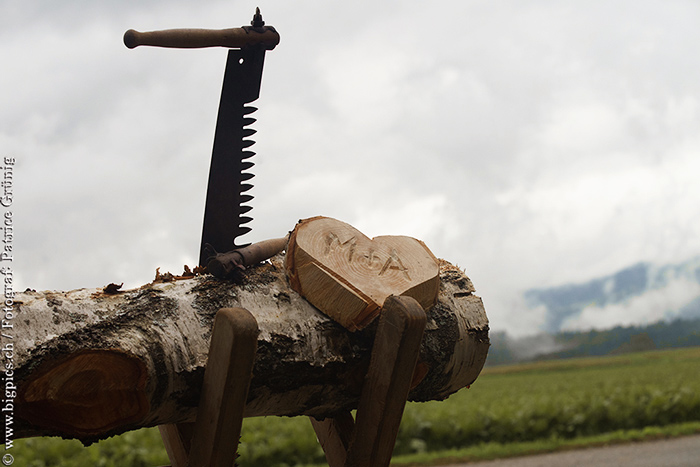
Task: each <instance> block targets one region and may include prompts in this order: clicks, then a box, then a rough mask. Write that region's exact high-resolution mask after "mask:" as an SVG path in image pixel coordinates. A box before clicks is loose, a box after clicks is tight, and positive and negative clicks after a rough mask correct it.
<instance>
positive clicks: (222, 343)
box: [159, 308, 259, 467]
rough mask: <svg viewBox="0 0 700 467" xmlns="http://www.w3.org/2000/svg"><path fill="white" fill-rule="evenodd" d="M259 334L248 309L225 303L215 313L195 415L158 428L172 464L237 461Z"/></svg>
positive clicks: (225, 466) (200, 466)
mask: <svg viewBox="0 0 700 467" xmlns="http://www.w3.org/2000/svg"><path fill="white" fill-rule="evenodd" d="M258 333H259V330H258V323H257V322H256V321H255V318H254V317H253V315H251V314H250V312H248V311H247V310H244V309H242V308H222V309H221V310H219V311H218V312H217V313H216V317H215V318H214V328H213V330H212V336H211V343H210V344H209V357H208V360H207V367H206V370H205V372H204V383H203V385H202V394H201V398H200V402H199V407H198V408H197V420H196V422H195V423H179V424H176V425H161V426H160V427H159V428H160V433H161V436H162V438H163V444H165V448H166V451H167V452H168V457H169V458H170V462H171V465H172V467H231V466H232V465H233V463H234V461H235V458H236V451H237V450H238V441H239V438H240V436H241V424H242V423H243V410H244V408H245V403H246V398H247V397H248V388H249V386H250V378H251V375H252V372H253V363H254V360H255V352H256V349H257V343H258Z"/></svg>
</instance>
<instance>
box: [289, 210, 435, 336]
mask: <svg viewBox="0 0 700 467" xmlns="http://www.w3.org/2000/svg"><path fill="white" fill-rule="evenodd" d="M285 266H286V270H287V274H288V277H289V280H290V283H291V286H292V288H293V289H294V290H296V291H297V292H299V294H301V295H302V296H303V297H305V298H306V299H307V300H308V301H309V302H311V303H312V304H313V305H314V306H315V307H316V308H318V309H319V310H321V311H322V312H324V313H325V314H327V315H328V316H330V317H331V318H333V319H334V320H336V321H337V322H339V323H340V324H342V325H343V326H345V327H346V328H347V329H349V330H351V331H355V330H357V329H362V328H364V327H365V326H367V325H368V324H369V323H370V322H371V321H372V320H373V319H374V318H375V317H376V316H377V315H378V314H379V312H380V310H381V307H382V305H383V304H384V300H385V299H386V298H387V297H388V296H390V295H407V296H410V297H413V298H415V299H416V300H417V301H418V303H420V304H421V305H422V306H423V308H424V309H427V308H429V307H431V306H433V305H434V304H435V301H436V300H437V293H438V286H439V265H438V261H437V259H436V258H435V256H434V255H433V254H432V253H431V251H430V250H429V249H428V247H426V246H425V244H424V243H423V242H421V241H420V240H416V239H415V238H411V237H403V236H383V237H375V238H373V239H369V238H368V237H366V236H365V235H364V234H362V233H361V232H360V231H359V230H357V229H355V228H354V227H352V226H350V225H348V224H346V223H344V222H340V221H338V220H335V219H331V218H328V217H313V218H310V219H306V220H302V221H300V222H299V224H297V226H296V228H295V229H294V232H292V235H291V237H290V239H289V245H288V247H287V257H286V264H285Z"/></svg>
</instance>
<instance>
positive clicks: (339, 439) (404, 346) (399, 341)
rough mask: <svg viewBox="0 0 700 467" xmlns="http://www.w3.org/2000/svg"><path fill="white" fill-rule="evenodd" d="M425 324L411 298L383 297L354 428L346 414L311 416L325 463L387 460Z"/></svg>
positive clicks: (369, 464) (375, 465) (346, 466)
mask: <svg viewBox="0 0 700 467" xmlns="http://www.w3.org/2000/svg"><path fill="white" fill-rule="evenodd" d="M425 323H426V316H425V311H424V310H423V308H422V307H421V306H420V304H419V303H418V302H417V301H416V300H415V299H413V298H411V297H396V296H391V297H389V298H387V299H386V301H385V302H384V306H383V308H382V311H381V314H380V315H379V325H378V327H377V335H376V337H375V341H374V345H373V347H372V355H371V357H370V364H369V369H368V371H367V375H366V377H365V382H364V386H363V388H362V394H361V396H360V403H359V406H358V408H357V415H356V420H355V423H354V428H353V427H352V425H351V424H350V423H349V422H348V421H347V417H348V416H350V415H349V414H347V415H345V414H344V415H342V416H341V417H339V418H330V419H326V420H324V421H322V422H319V421H314V420H312V424H313V426H314V429H315V430H316V436H317V437H318V439H319V442H320V443H321V446H322V447H323V449H324V451H325V452H326V459H327V460H328V465H329V466H330V467H338V466H340V467H387V466H388V465H389V462H390V461H391V454H392V452H393V451H394V444H395V443H396V436H397V435H398V432H399V424H400V423H401V416H402V415H403V410H404V407H405V406H406V398H407V397H408V392H409V390H410V386H411V381H412V378H413V371H414V369H415V366H416V362H417V360H418V354H419V351H420V343H421V340H422V339H423V331H424V330H425ZM351 419H352V417H351ZM349 433H351V435H350V439H349V441H347V439H348V434H349Z"/></svg>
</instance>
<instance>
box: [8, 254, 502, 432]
mask: <svg viewBox="0 0 700 467" xmlns="http://www.w3.org/2000/svg"><path fill="white" fill-rule="evenodd" d="M439 288H440V290H439V296H438V302H437V303H436V305H434V306H433V307H432V308H430V309H429V310H428V311H427V316H428V324H427V328H426V331H425V334H424V337H423V342H422V344H421V352H420V357H419V363H418V365H417V366H416V372H415V374H414V387H413V389H412V390H411V392H410V394H409V400H413V401H426V400H441V399H444V398H446V397H448V396H449V395H450V394H452V393H454V392H455V391H457V390H459V389H460V388H462V387H465V386H467V385H469V384H471V383H472V382H473V381H474V380H475V379H476V377H477V376H478V374H479V372H480V371H481V368H482V367H483V364H484V361H485V359H486V354H487V350H488V346H489V340H488V320H487V318H486V314H485V311H484V308H483V304H482V302H481V299H480V298H479V297H477V296H475V295H474V294H473V292H474V288H473V286H472V283H471V281H470V280H469V278H467V277H466V276H465V275H464V273H462V271H461V270H459V269H458V268H456V267H454V266H452V265H451V264H449V263H447V262H444V261H441V262H440V287H439ZM110 292H114V290H110ZM14 303H15V310H16V316H15V318H14V319H13V325H14V327H13V329H12V331H13V340H12V344H13V351H14V352H13V365H14V380H13V382H14V385H16V386H17V388H18V389H17V397H16V399H15V400H14V409H15V434H16V437H28V436H62V437H66V438H77V439H80V440H82V441H83V442H85V443H90V442H93V441H96V440H99V439H103V438H106V437H109V436H112V435H115V434H119V433H123V432H125V431H129V430H133V429H137V428H141V427H148V426H156V425H161V424H168V423H177V422H192V421H194V420H195V416H196V409H197V405H198V402H199V394H200V388H201V384H202V378H203V375H204V368H205V365H206V362H207V353H208V348H209V340H210V337H211V329H212V323H213V320H214V316H215V314H216V312H217V311H218V310H219V309H221V308H224V307H241V308H245V309H247V310H249V311H250V312H251V313H252V314H253V316H254V317H255V318H256V320H257V322H258V326H259V328H260V335H259V338H258V347H257V354H256V357H255V364H254V369H253V378H252V381H251V385H250V392H249V396H248V401H247V404H246V408H245V416H247V417H252V416H261V415H280V416H296V415H309V416H313V417H315V418H317V419H322V418H324V417H327V416H332V415H334V414H336V413H338V412H340V411H344V410H350V409H353V408H356V406H357V402H358V400H359V395H360V390H361V388H362V383H363V379H364V375H365V373H366V370H367V366H368V364H369V355H370V351H371V346H372V341H373V336H374V330H375V325H370V326H368V327H367V328H365V329H364V330H362V331H357V332H349V331H347V330H346V329H344V328H343V327H342V326H340V325H339V324H337V323H336V322H334V321H332V320H331V319H330V318H328V317H327V316H325V315H324V314H322V313H320V312H319V311H318V310H317V309H316V308H314V307H313V306H312V305H310V304H309V303H308V302H307V301H306V300H304V299H303V298H301V297H300V296H299V295H298V294H297V293H296V292H294V291H293V290H292V289H291V288H290V287H289V284H288V281H287V278H286V275H285V273H284V258H283V256H282V255H279V256H276V257H274V258H272V259H271V260H270V261H269V262H268V263H265V264H261V265H259V266H256V267H253V268H249V269H248V270H246V271H245V272H243V273H242V274H241V275H240V277H237V278H236V279H231V280H219V279H215V278H214V277H212V276H211V275H203V276H197V277H193V278H188V279H183V280H172V281H166V282H163V281H156V282H154V283H151V284H148V285H145V286H143V287H140V288H138V289H134V290H128V291H123V292H119V291H117V292H116V293H105V291H104V290H103V289H80V290H74V291H70V292H54V291H46V292H35V291H27V292H24V293H18V294H16V296H15V302H14Z"/></svg>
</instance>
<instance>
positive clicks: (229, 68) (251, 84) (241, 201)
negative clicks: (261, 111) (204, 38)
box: [199, 47, 265, 266]
mask: <svg viewBox="0 0 700 467" xmlns="http://www.w3.org/2000/svg"><path fill="white" fill-rule="evenodd" d="M264 60H265V49H264V48H263V47H249V48H245V49H240V50H239V49H231V50H229V52H228V58H227V60H226V71H225V73H224V81H223V86H222V88H221V101H220V103H219V113H218V116H217V120H216V131H215V133H214V147H213V150H212V157H211V166H210V168H209V182H208V185H207V197H206V205H205V208H204V225H203V228H202V242H201V247H200V254H199V264H200V265H201V266H206V264H207V260H208V258H210V257H211V256H212V255H213V254H215V253H216V252H227V251H229V250H232V249H234V248H240V247H242V246H245V245H239V244H237V238H238V237H240V236H242V235H244V234H246V233H247V232H249V231H250V230H251V229H250V227H248V226H246V225H244V224H247V223H249V222H250V221H252V218H251V217H249V216H244V214H245V213H247V212H248V211H250V209H251V206H247V205H245V203H247V202H249V201H250V200H252V199H253V197H252V196H251V195H250V194H248V193H246V192H247V191H249V190H250V189H251V188H252V187H253V185H252V184H250V183H244V182H247V181H249V180H250V179H251V178H253V176H254V175H253V174H252V173H251V172H248V171H247V170H248V169H250V168H251V167H252V166H253V162H251V161H249V160H247V159H249V158H250V157H252V156H254V155H255V153H254V152H252V151H250V150H247V148H249V147H250V146H252V145H253V144H255V141H253V140H250V139H247V138H249V137H250V136H252V135H253V134H255V130H253V129H252V128H250V125H251V124H253V123H255V118H252V117H250V116H249V115H250V114H252V113H253V112H255V111H256V110H257V109H256V108H255V107H252V106H248V105H247V104H249V103H251V102H253V101H254V100H256V99H257V98H258V97H259V95H260V82H261V79H262V70H263V62H264Z"/></svg>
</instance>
